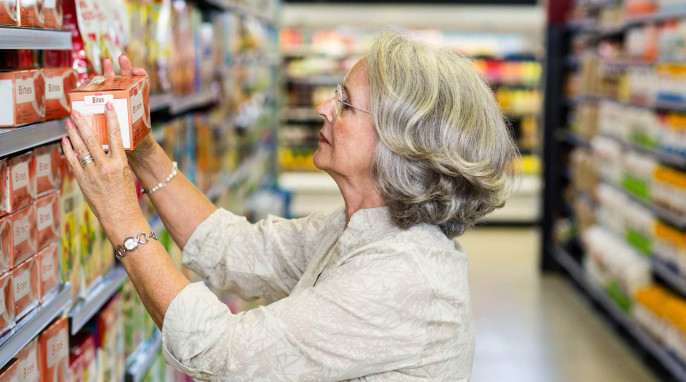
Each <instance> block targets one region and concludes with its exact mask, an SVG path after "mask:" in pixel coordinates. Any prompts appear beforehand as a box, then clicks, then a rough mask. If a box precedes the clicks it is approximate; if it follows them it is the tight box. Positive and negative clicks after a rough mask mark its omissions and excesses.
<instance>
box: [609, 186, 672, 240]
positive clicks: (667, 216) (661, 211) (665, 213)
mask: <svg viewBox="0 0 686 382" xmlns="http://www.w3.org/2000/svg"><path fill="white" fill-rule="evenodd" d="M603 184H605V185H608V186H610V187H612V188H614V189H616V190H618V191H620V192H623V193H625V194H626V195H628V196H629V197H630V198H631V199H632V200H634V201H636V202H637V203H640V204H641V205H642V206H643V207H645V208H647V209H649V210H650V211H652V212H653V213H654V214H655V216H657V217H659V218H660V219H662V220H664V221H665V222H667V223H670V224H672V225H673V226H675V227H677V228H680V229H686V216H682V215H680V214H678V213H676V212H672V211H670V210H668V209H667V208H664V207H662V206H659V205H657V204H655V203H651V202H648V201H645V200H643V199H641V198H638V197H636V196H635V195H633V194H632V193H631V192H628V191H627V190H625V189H623V188H621V187H618V186H616V185H614V184H612V183H607V182H603Z"/></svg>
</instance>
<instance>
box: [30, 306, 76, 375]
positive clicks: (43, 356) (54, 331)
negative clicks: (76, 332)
mask: <svg viewBox="0 0 686 382" xmlns="http://www.w3.org/2000/svg"><path fill="white" fill-rule="evenodd" d="M68 327H69V325H68V323H67V318H66V317H61V318H58V319H57V320H56V321H55V322H53V323H52V324H51V325H50V326H48V327H47V328H46V329H45V330H44V331H43V333H41V334H40V336H39V337H38V342H39V344H40V345H39V348H40V365H41V376H42V378H41V381H43V382H57V381H59V382H67V381H69V380H68V379H67V378H68V373H69V332H68Z"/></svg>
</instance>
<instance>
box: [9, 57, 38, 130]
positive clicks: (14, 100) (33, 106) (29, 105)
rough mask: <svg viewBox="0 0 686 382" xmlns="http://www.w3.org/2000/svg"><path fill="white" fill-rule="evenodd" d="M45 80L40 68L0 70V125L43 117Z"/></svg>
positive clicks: (20, 122)
mask: <svg viewBox="0 0 686 382" xmlns="http://www.w3.org/2000/svg"><path fill="white" fill-rule="evenodd" d="M44 90H45V81H44V78H43V72H42V71H41V70H40V69H26V70H25V69H19V70H8V71H0V99H2V100H3V102H1V103H0V127H3V126H4V127H13V126H19V125H24V124H27V123H35V122H40V121H43V120H44V119H45V94H44Z"/></svg>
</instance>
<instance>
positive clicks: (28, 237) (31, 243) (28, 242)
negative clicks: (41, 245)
mask: <svg viewBox="0 0 686 382" xmlns="http://www.w3.org/2000/svg"><path fill="white" fill-rule="evenodd" d="M9 218H10V219H12V232H13V234H12V258H11V259H10V268H12V269H14V268H15V267H17V266H18V265H19V264H21V263H22V262H23V261H25V260H26V259H28V258H29V257H31V256H32V255H34V254H35V253H36V251H37V250H38V247H37V244H36V243H37V241H36V236H37V234H36V206H35V205H33V204H32V205H30V206H28V207H26V208H24V209H22V210H19V211H17V212H15V213H13V214H12V215H10V216H9Z"/></svg>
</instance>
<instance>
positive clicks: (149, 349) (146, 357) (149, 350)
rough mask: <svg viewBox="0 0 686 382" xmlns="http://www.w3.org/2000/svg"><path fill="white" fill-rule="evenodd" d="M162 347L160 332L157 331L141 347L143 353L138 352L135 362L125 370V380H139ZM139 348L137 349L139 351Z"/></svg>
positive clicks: (138, 381) (128, 381) (135, 381)
mask: <svg viewBox="0 0 686 382" xmlns="http://www.w3.org/2000/svg"><path fill="white" fill-rule="evenodd" d="M161 348H162V334H161V333H157V334H156V335H155V337H154V338H153V339H152V341H151V342H150V343H147V344H145V348H144V349H141V350H142V351H143V354H142V355H141V354H138V355H137V356H138V358H137V359H136V362H135V363H134V364H133V365H131V367H130V368H128V370H127V371H126V381H127V382H140V381H141V380H142V379H143V377H144V376H145V373H146V372H147V371H148V369H150V367H151V366H152V363H153V362H155V358H157V352H158V351H159V350H160V349H161ZM141 350H139V351H141Z"/></svg>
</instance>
